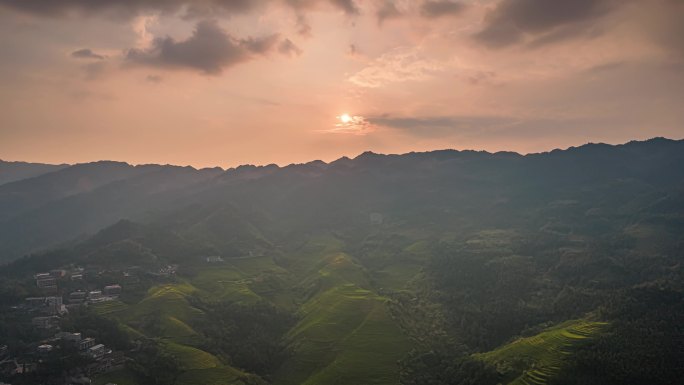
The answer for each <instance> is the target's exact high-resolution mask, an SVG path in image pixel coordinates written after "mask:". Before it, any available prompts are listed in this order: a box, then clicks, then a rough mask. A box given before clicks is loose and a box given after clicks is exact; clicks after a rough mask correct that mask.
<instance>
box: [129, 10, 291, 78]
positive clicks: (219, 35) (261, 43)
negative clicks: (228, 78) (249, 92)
mask: <svg viewBox="0 0 684 385" xmlns="http://www.w3.org/2000/svg"><path fill="white" fill-rule="evenodd" d="M278 41H279V38H278V36H277V35H269V36H266V37H261V38H247V39H236V38H234V37H232V36H230V35H229V34H227V33H226V32H225V31H224V30H223V29H221V27H220V26H219V25H218V24H217V23H216V22H215V21H209V20H205V21H201V22H199V23H198V24H197V27H196V28H195V31H194V32H193V34H192V36H190V37H189V38H188V39H187V40H183V41H176V40H175V39H173V38H171V37H165V38H158V39H155V40H154V42H153V44H152V47H151V48H149V49H131V50H129V51H128V52H127V54H126V61H127V62H129V63H132V64H142V65H148V66H155V67H166V68H186V69H196V70H200V71H202V72H204V73H206V74H213V75H216V74H219V73H221V71H222V70H223V69H224V68H228V67H231V66H233V65H236V64H238V63H241V62H246V61H249V60H251V59H253V58H254V57H255V56H259V55H265V54H267V53H269V52H271V51H273V50H274V49H275V47H276V46H277V43H278Z"/></svg>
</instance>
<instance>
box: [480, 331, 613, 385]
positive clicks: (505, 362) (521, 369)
mask: <svg viewBox="0 0 684 385" xmlns="http://www.w3.org/2000/svg"><path fill="white" fill-rule="evenodd" d="M606 325H607V324H606V323H603V322H592V321H586V320H573V321H567V322H564V323H563V324H560V325H558V326H556V327H553V328H550V329H548V330H546V331H544V332H542V333H540V334H537V335H535V336H532V337H527V338H521V339H518V340H516V341H514V342H511V343H510V344H507V345H504V346H502V347H500V348H498V349H496V350H493V351H490V352H487V353H482V354H477V355H475V357H476V358H478V359H481V360H484V361H487V362H489V363H491V364H494V365H496V366H497V368H498V369H499V371H501V372H504V373H508V374H509V375H508V376H507V377H509V379H508V382H507V383H508V384H510V385H543V384H546V381H547V380H548V379H549V378H551V377H553V376H554V375H556V374H557V373H558V372H559V370H560V368H561V366H562V365H563V361H564V360H565V357H567V356H568V355H570V354H572V352H573V350H574V348H575V347H576V346H577V345H578V344H580V343H582V342H583V341H585V340H586V339H588V338H591V337H593V336H595V335H596V334H598V333H600V332H601V331H602V329H603V328H604V327H605V326H606Z"/></svg>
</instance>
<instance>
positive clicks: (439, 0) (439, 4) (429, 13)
mask: <svg viewBox="0 0 684 385" xmlns="http://www.w3.org/2000/svg"><path fill="white" fill-rule="evenodd" d="M464 9H465V5H464V4H463V3H459V2H456V1H449V0H428V1H425V2H424V3H423V5H421V7H420V14H421V15H422V16H423V17H427V18H437V17H442V16H453V15H458V14H460V13H461V12H463V10H464Z"/></svg>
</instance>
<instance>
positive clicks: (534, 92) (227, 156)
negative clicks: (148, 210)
mask: <svg viewBox="0 0 684 385" xmlns="http://www.w3.org/2000/svg"><path fill="white" fill-rule="evenodd" d="M682 20H684V0H572V1H569V0H413V1H408V0H194V1H190V0H0V159H4V160H23V161H32V162H46V163H81V162H89V161H95V160H103V159H107V160H120V161H126V162H129V163H133V164H142V163H161V164H179V165H193V166H196V167H208V166H221V167H233V166H236V165H240V164H269V163H276V164H279V165H286V164H290V163H301V162H307V161H310V160H314V159H321V160H324V161H331V160H334V159H337V158H339V157H341V156H355V155H358V154H359V153H362V152H364V151H374V152H379V153H405V152H410V151H428V150H436V149H446V148H453V149H476V150H487V151H492V152H494V151H501V150H509V151H517V152H520V153H529V152H540V151H547V150H551V149H554V148H566V147H569V146H576V145H581V144H584V143H588V142H606V143H623V142H627V141H630V140H642V139H648V138H652V137H656V136H665V137H669V138H674V139H680V138H683V137H684V76H683V75H684V22H682Z"/></svg>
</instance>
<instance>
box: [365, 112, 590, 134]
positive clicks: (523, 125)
mask: <svg viewBox="0 0 684 385" xmlns="http://www.w3.org/2000/svg"><path fill="white" fill-rule="evenodd" d="M366 121H367V122H368V123H370V124H372V125H375V126H382V127H387V128H392V129H396V130H401V131H404V132H406V133H408V134H410V135H413V136H416V137H423V138H441V137H453V136H459V135H467V136H477V135H499V134H501V133H505V132H515V133H526V135H527V134H529V135H532V134H534V133H536V134H539V133H541V132H544V131H546V130H548V129H549V128H551V127H553V128H559V129H560V128H563V129H571V128H573V127H575V125H578V124H581V123H582V121H581V120H572V119H524V118H517V117H511V116H421V117H394V116H391V115H380V116H374V117H368V118H366Z"/></svg>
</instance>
